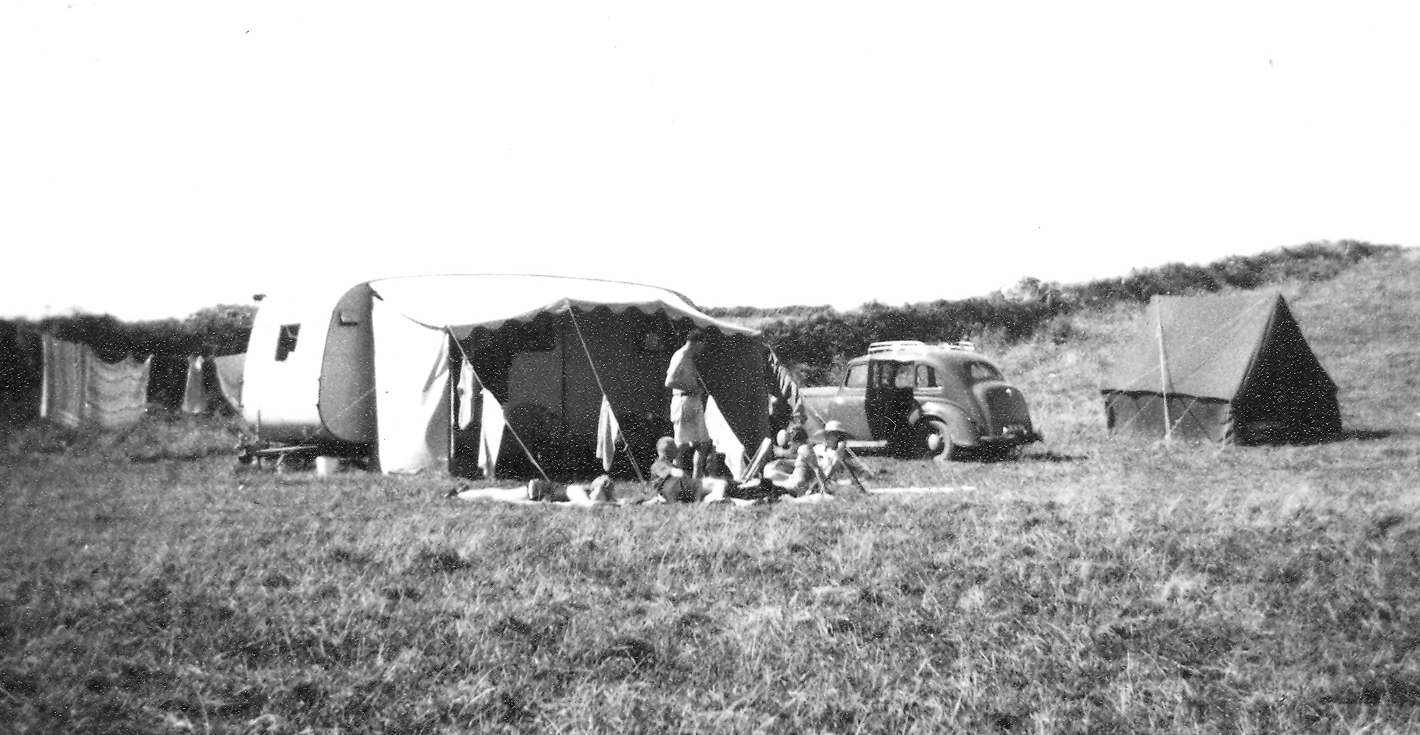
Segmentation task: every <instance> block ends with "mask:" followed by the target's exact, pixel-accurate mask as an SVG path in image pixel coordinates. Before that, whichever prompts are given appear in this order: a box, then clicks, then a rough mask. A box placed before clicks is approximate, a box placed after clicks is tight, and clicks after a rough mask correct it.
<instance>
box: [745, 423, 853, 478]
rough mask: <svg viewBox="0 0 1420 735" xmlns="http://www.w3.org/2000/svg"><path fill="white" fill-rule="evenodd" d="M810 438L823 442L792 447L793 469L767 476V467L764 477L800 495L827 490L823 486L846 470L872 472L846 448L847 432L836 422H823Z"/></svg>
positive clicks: (846, 471) (845, 472) (846, 472)
mask: <svg viewBox="0 0 1420 735" xmlns="http://www.w3.org/2000/svg"><path fill="white" fill-rule="evenodd" d="M813 438H816V439H818V438H821V439H822V440H823V443H822V444H800V445H799V446H798V449H797V450H796V456H795V459H794V465H793V470H792V471H790V472H789V473H788V476H787V477H784V476H782V473H778V472H776V475H775V476H771V475H770V473H769V468H767V467H766V468H765V474H764V476H765V477H766V478H768V479H770V481H772V482H773V483H774V484H775V485H777V486H778V487H780V488H783V489H784V490H787V491H788V492H790V493H792V494H794V495H795V496H801V495H805V494H807V493H811V492H814V491H815V490H817V491H819V492H828V488H827V487H825V485H826V484H832V483H834V482H835V480H837V479H839V478H838V475H840V474H849V472H848V471H849V470H850V469H851V470H852V471H853V472H861V473H863V474H869V475H870V474H872V471H871V470H869V469H868V468H867V467H865V466H863V464H862V463H861V462H859V461H858V460H857V458H856V457H854V456H853V454H852V452H850V451H849V450H848V444H847V441H848V439H849V434H848V432H847V431H844V430H843V425H842V424H840V423H839V422H838V421H829V422H828V423H827V424H824V427H823V429H822V430H821V431H818V432H815V433H814V436H813ZM771 464H772V463H771ZM820 480H821V481H820Z"/></svg>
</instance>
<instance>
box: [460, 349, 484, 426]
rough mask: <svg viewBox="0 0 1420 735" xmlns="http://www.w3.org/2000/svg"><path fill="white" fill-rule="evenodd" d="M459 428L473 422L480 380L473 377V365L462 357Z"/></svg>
mask: <svg viewBox="0 0 1420 735" xmlns="http://www.w3.org/2000/svg"><path fill="white" fill-rule="evenodd" d="M458 394H459V430H460V431H462V430H464V429H467V428H468V427H469V424H472V423H473V409H474V407H475V406H476V405H477V404H478V395H479V394H478V381H477V380H475V379H474V377H473V365H472V364H470V363H469V361H468V358H467V357H465V358H462V359H461V360H460V365H459V384H458Z"/></svg>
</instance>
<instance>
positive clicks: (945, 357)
mask: <svg viewBox="0 0 1420 735" xmlns="http://www.w3.org/2000/svg"><path fill="white" fill-rule="evenodd" d="M801 395H802V396H803V399H804V401H805V403H806V404H807V405H806V407H805V409H806V410H805V423H806V424H807V425H808V429H809V430H810V431H813V430H816V429H818V428H821V427H822V425H823V423H824V422H827V421H830V420H835V419H836V420H837V421H839V422H840V423H842V424H843V426H844V428H845V429H846V430H847V431H848V432H849V434H850V435H851V437H852V441H850V446H858V447H872V446H877V447H884V448H887V449H889V450H891V451H893V452H896V453H898V454H904V455H910V456H911V455H915V456H931V457H942V458H945V459H964V458H968V457H973V456H976V457H1000V456H1005V455H1008V454H1010V453H1011V452H1013V451H1014V450H1016V449H1017V448H1019V447H1021V446H1023V445H1025V444H1029V443H1031V442H1036V441H1040V440H1041V439H1042V438H1043V437H1042V436H1041V434H1040V432H1038V431H1036V429H1035V427H1034V425H1033V424H1032V423H1031V417H1030V410H1029V408H1028V407H1027V406H1026V398H1025V395H1023V394H1022V393H1021V391H1020V390H1019V389H1018V388H1016V387H1014V386H1012V385H1011V384H1010V383H1007V382H1006V379H1005V378H1004V377H1002V375H1001V369H1000V368H999V367H997V365H996V363H994V362H992V361H991V360H990V359H988V358H987V357H985V356H983V355H981V354H980V353H978V352H977V351H976V350H975V348H974V347H973V346H972V345H971V344H970V343H966V342H961V343H956V344H943V345H929V344H924V343H922V342H917V341H894V342H875V343H873V344H872V345H871V346H870V347H869V348H868V354H866V355H864V356H862V357H858V358H855V359H853V360H851V361H849V363H848V370H847V372H846V374H845V375H844V378H843V383H842V385H838V386H828V387H822V388H805V389H803V390H802V391H801Z"/></svg>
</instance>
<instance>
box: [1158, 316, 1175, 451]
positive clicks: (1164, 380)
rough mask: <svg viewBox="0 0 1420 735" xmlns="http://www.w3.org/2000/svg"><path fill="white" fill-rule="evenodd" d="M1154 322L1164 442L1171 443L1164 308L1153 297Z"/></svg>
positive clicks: (1171, 422)
mask: <svg viewBox="0 0 1420 735" xmlns="http://www.w3.org/2000/svg"><path fill="white" fill-rule="evenodd" d="M1154 320H1155V323H1156V324H1157V325H1158V335H1159V387H1160V389H1161V392H1162V393H1163V396H1164V441H1166V442H1171V441H1173V420H1172V419H1171V418H1170V417H1169V368H1168V361H1167V360H1168V357H1167V353H1165V352H1164V306H1163V304H1161V303H1159V298H1158V297H1157V296H1155V297H1154Z"/></svg>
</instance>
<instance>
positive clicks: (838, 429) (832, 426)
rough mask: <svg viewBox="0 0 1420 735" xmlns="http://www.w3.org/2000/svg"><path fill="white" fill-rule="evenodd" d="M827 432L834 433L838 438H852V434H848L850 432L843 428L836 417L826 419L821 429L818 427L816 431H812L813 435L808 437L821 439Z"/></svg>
mask: <svg viewBox="0 0 1420 735" xmlns="http://www.w3.org/2000/svg"><path fill="white" fill-rule="evenodd" d="M829 434H836V435H838V438H840V439H852V438H853V435H852V434H850V433H848V432H847V431H846V430H844V428H843V424H842V422H840V421H839V420H838V419H830V420H829V421H828V423H826V424H824V425H823V428H822V429H819V430H818V431H815V432H814V435H813V436H812V437H810V438H812V439H813V440H815V441H817V440H819V439H823V438H825V437H827V436H828V435H829Z"/></svg>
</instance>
